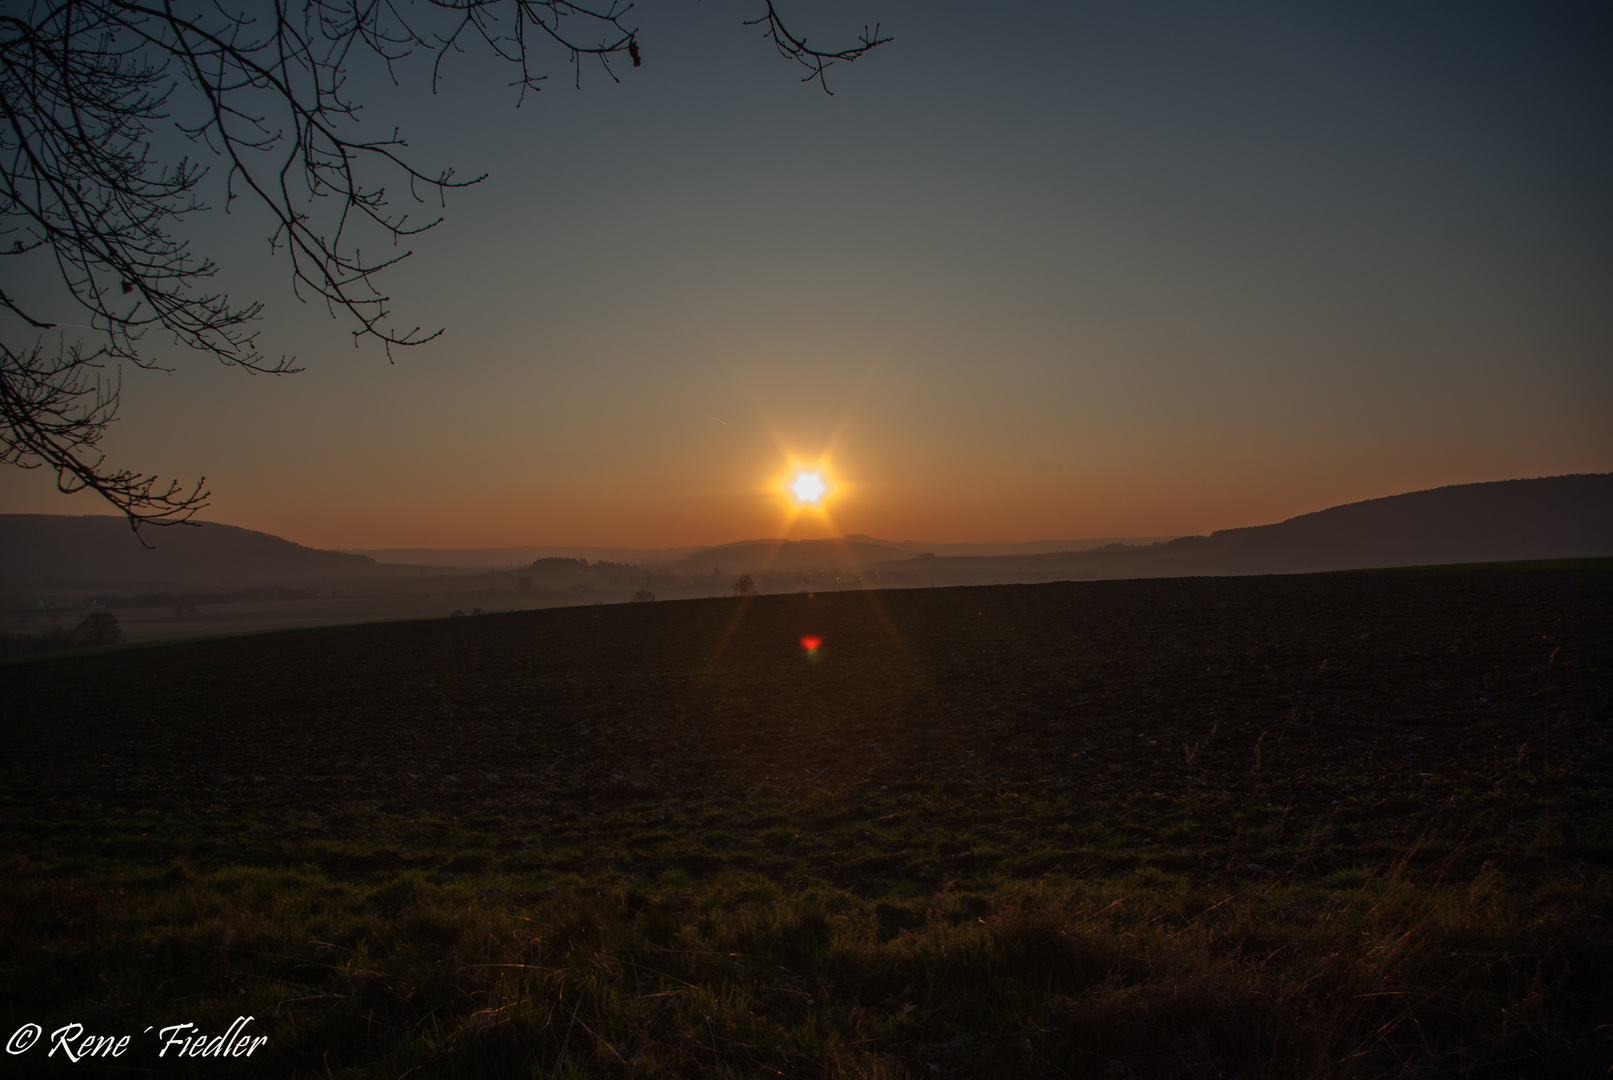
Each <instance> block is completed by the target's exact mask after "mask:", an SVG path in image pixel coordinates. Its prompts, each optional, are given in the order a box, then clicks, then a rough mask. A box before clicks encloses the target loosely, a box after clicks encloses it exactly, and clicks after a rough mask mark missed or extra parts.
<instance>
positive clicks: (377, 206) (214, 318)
mask: <svg viewBox="0 0 1613 1080" xmlns="http://www.w3.org/2000/svg"><path fill="white" fill-rule="evenodd" d="M765 2H766V5H767V10H766V13H765V14H763V15H761V16H759V17H758V18H757V19H756V20H752V23H751V24H752V25H757V24H765V25H766V26H767V36H768V37H769V38H771V40H772V41H773V43H774V45H775V47H776V48H777V49H778V50H779V52H780V53H781V54H782V55H784V56H786V57H789V58H791V59H793V60H795V61H796V62H798V63H801V64H803V65H805V66H806V67H807V68H808V69H809V72H810V73H809V75H808V77H807V78H808V80H812V79H816V80H817V81H818V82H819V83H820V84H822V85H823V86H824V89H825V90H827V89H828V85H827V83H826V82H824V79H823V74H824V71H825V69H826V68H827V67H828V66H829V65H830V64H832V63H834V62H835V61H838V60H847V61H850V60H855V59H856V58H857V57H859V56H861V55H862V54H863V53H865V52H867V51H868V50H869V49H871V48H874V47H875V46H877V45H879V44H882V43H883V42H884V41H886V40H889V39H885V38H880V37H879V36H878V28H877V27H876V28H875V30H874V32H873V33H872V34H870V33H868V32H867V31H866V29H865V31H864V33H863V35H862V37H861V38H860V39H859V44H858V45H856V46H855V47H853V48H849V49H844V50H840V51H834V52H823V51H818V50H816V49H814V48H811V47H809V46H808V45H807V43H806V40H805V39H804V38H797V37H796V36H794V35H793V34H791V33H790V31H789V30H788V29H787V28H786V27H785V25H784V23H783V21H782V19H781V18H780V15H779V12H778V10H777V9H776V7H775V5H774V4H773V2H772V0H765ZM631 11H632V5H631V4H620V3H617V2H616V0H610V2H609V3H608V4H606V5H603V6H601V5H598V4H585V3H574V2H569V0H417V2H416V3H415V4H412V5H397V4H394V3H391V2H390V0H303V2H302V3H301V4H300V5H294V4H290V3H287V2H285V0H276V2H275V3H274V4H272V5H271V4H267V3H264V2H262V0H257V2H247V0H241V2H239V3H238V4H235V5H232V4H230V3H229V2H228V0H71V2H67V3H62V2H59V0H32V2H31V3H30V0H19V2H18V3H16V4H11V5H7V6H6V8H5V9H3V10H0V241H3V242H7V243H8V244H9V246H3V247H0V256H12V257H24V258H27V257H31V258H32V259H34V260H36V261H37V260H41V259H45V258H48V259H49V260H51V262H52V263H53V264H54V270H55V274H56V276H57V277H58V278H59V279H60V281H61V283H62V284H63V285H65V287H66V290H65V291H66V298H67V299H68V300H69V301H70V302H71V303H73V304H76V305H77V306H78V307H79V308H80V309H82V310H83V311H84V312H85V313H86V315H87V319H86V320H85V323H86V324H87V327H88V328H89V329H90V330H91V331H92V332H93V333H94V334H96V335H97V337H98V338H99V339H100V341H99V344H97V345H96V346H94V347H93V348H88V350H87V351H86V348H85V347H81V346H79V345H76V344H75V345H74V346H72V347H71V348H70V349H64V350H63V351H62V352H61V353H60V355H59V356H58V358H57V359H56V360H54V361H47V360H45V359H43V358H44V356H45V353H44V350H43V346H42V343H41V342H40V341H39V340H38V339H37V338H36V339H35V340H34V341H33V342H32V344H31V345H30V344H23V343H21V342H19V341H18V340H17V334H16V333H15V332H14V330H13V329H12V328H8V327H4V326H0V349H3V353H0V358H3V359H0V377H3V379H4V384H3V391H0V395H3V401H4V406H3V411H0V420H3V421H4V423H5V424H6V430H5V431H3V432H0V446H3V451H0V463H3V464H15V465H21V466H23V467H39V466H49V467H51V468H54V469H56V470H57V475H58V477H59V482H58V486H59V487H61V488H62V490H64V491H74V490H81V489H82V488H86V487H87V488H91V489H93V490H95V491H98V492H100V493H101V494H102V495H103V496H105V497H106V498H108V499H109V500H111V501H112V502H113V504H114V505H116V506H118V507H119V509H120V510H122V511H123V512H124V513H126V514H127V515H128V516H129V519H130V522H131V524H133V525H134V526H135V527H136V528H137V529H138V527H139V525H140V524H141V523H142V522H159V523H169V522H173V521H181V520H187V519H189V517H190V516H191V515H192V514H194V513H195V511H196V510H197V509H199V508H200V507H201V506H202V505H205V504H204V502H203V500H204V499H205V493H203V492H202V490H201V485H200V483H198V484H197V486H196V488H195V489H193V490H192V491H190V492H189V493H188V494H187V493H185V492H184V491H182V490H181V489H180V488H178V487H177V486H175V485H170V486H169V487H167V488H162V487H161V486H160V485H158V484H157V482H156V480H155V479H154V478H152V477H148V476H145V475H143V474H138V473H131V472H128V471H124V470H111V469H108V468H107V467H106V466H105V464H104V458H103V457H102V456H101V455H100V454H99V451H97V450H96V449H95V447H96V445H97V443H98V440H99V439H100V437H101V435H102V434H103V433H104V431H105V429H106V425H108V424H109V423H111V422H112V420H113V418H114V417H115V414H116V404H117V391H116V387H115V386H111V387H108V386H106V385H105V384H104V383H102V382H101V381H100V379H99V376H96V377H95V378H94V379H91V378H90V375H89V374H88V372H89V370H90V369H91V368H95V367H98V365H99V362H101V361H105V362H110V363H119V362H122V361H128V362H130V363H133V364H135V365H138V366H141V367H154V366H156V364H157V360H156V359H155V358H154V357H153V356H152V355H151V353H150V352H149V351H148V350H147V349H146V348H145V346H144V344H143V339H144V338H145V335H146V333H147V332H148V331H149V330H151V329H152V328H158V329H160V330H162V331H165V332H166V333H168V334H171V335H172V337H173V339H174V341H175V342H176V343H177V344H180V345H183V346H186V347H188V348H190V349H194V350H196V351H199V352H202V353H205V354H208V355H211V356H212V357H214V358H215V359H217V360H219V361H222V362H224V363H227V364H232V365H235V366H238V367H242V368H245V369H247V370H249V371H253V372H259V373H265V374H286V373H289V372H293V371H296V370H298V369H297V368H296V367H295V366H294V362H293V361H292V360H291V359H289V358H287V357H284V356H282V357H280V358H279V359H278V360H271V359H268V358H266V357H265V356H264V355H263V354H262V353H261V352H260V351H259V349H258V345H257V336H258V332H257V330H256V329H254V328H253V326H252V324H253V323H254V322H255V321H256V320H257V318H258V317H259V315H260V314H261V313H262V310H263V306H262V304H261V303H258V302H256V301H246V302H236V301H233V300H232V299H231V298H230V297H229V296H228V295H226V294H225V293H223V292H221V291H218V290H215V289H210V288H208V280H209V279H210V278H212V277H213V276H214V274H215V271H216V267H215V266H214V264H213V263H212V262H211V261H209V260H208V259H206V258H202V257H198V256H196V255H194V254H193V253H192V252H191V250H190V243H189V241H188V240H184V239H180V238H178V237H177V236H176V235H175V231H176V228H177V227H178V225H179V224H180V223H181V221H182V220H183V219H184V218H186V217H187V216H188V215H191V214H194V213H195V212H196V211H199V210H203V209H205V208H206V207H205V206H204V204H203V203H202V202H201V200H200V192H199V189H200V185H201V184H202V182H203V180H204V179H205V177H206V176H207V169H206V167H204V166H203V165H202V164H200V163H199V162H197V161H195V160H193V159H192V158H190V157H179V158H177V159H174V158H171V157H164V156H163V155H162V154H161V153H159V152H157V151H156V150H154V145H155V144H156V143H157V131H158V128H159V127H163V126H166V125H169V124H172V125H173V126H175V127H177V128H178V129H179V130H180V131H181V132H183V133H184V134H185V135H186V136H187V137H188V138H189V139H190V140H191V141H192V142H193V143H194V144H196V145H199V146H203V147H206V149H207V150H208V151H209V152H210V153H211V154H213V155H215V156H217V157H219V158H221V159H222V160H223V162H224V163H225V164H226V166H227V169H226V172H225V176H224V178H223V192H224V195H223V201H224V206H225V208H226V209H227V208H228V207H229V206H230V205H231V204H232V203H233V202H234V200H235V199H236V198H238V197H240V196H243V195H248V196H250V197H251V198H252V200H253V201H255V202H256V203H258V204H259V205H261V206H262V207H264V208H265V209H266V210H267V211H268V213H269V215H270V217H271V219H272V221H273V223H274V224H273V228H272V230H271V235H270V237H269V241H270V247H271V250H272V251H281V252H284V253H285V254H286V255H287V257H288V258H289V261H290V270H291V279H292V286H293V291H294V293H295V295H296V296H297V297H298V298H299V299H301V300H303V301H304V302H308V301H318V302H321V303H323V304H324V305H325V306H326V308H327V309H328V310H329V311H330V312H331V313H332V314H341V315H345V317H347V318H349V319H351V320H352V324H353V326H354V329H353V331H352V332H353V336H354V340H355V343H357V342H358V341H359V340H363V339H366V338H367V339H371V340H374V341H377V342H379V343H380V345H381V346H382V348H383V349H384V350H386V351H387V354H388V356H390V355H391V349H392V347H393V346H404V345H417V344H420V343H422V342H426V341H430V340H432V339H433V338H435V337H436V336H437V335H438V334H440V333H441V332H442V331H441V330H430V331H427V330H423V329H422V328H420V327H418V326H416V327H413V328H410V329H401V328H399V327H397V326H395V325H394V324H393V322H392V308H391V298H390V297H389V296H388V295H387V294H386V293H385V292H383V291H381V290H380V289H379V288H378V283H377V275H379V274H380V273H381V272H382V271H384V270H386V269H388V268H389V267H391V266H393V265H395V264H397V263H398V262H400V261H402V260H403V259H406V258H408V256H409V254H410V252H409V251H408V249H407V248H403V247H401V245H402V242H403V241H404V240H405V239H406V238H408V237H411V236H414V235H416V234H418V233H421V232H424V231H426V230H428V229H430V228H433V227H434V226H435V225H437V224H438V223H439V222H440V221H441V220H442V219H441V217H440V216H438V215H435V214H432V215H429V216H427V217H426V218H424V219H421V220H415V219H413V218H412V217H411V215H410V214H409V213H407V212H400V211H399V210H397V209H395V208H394V207H393V205H392V203H391V201H389V197H388V187H387V182H388V181H389V180H390V181H391V182H392V183H393V184H395V185H402V186H404V187H405V188H406V189H407V192H408V196H409V199H410V200H412V201H413V202H415V203H419V204H424V203H426V202H427V201H428V200H433V201H435V202H436V204H437V205H438V206H442V205H445V202H446V196H447V193H448V192H449V191H450V190H453V189H457V188H462V187H466V186H469V185H471V184H474V183H476V182H477V181H479V180H480V179H482V178H481V177H479V176H478V177H473V178H470V179H458V178H456V176H455V174H454V172H453V170H452V169H443V170H440V171H436V172H428V171H426V170H424V169H421V168H419V167H417V166H415V165H414V164H411V163H410V161H408V160H407V159H406V158H405V157H404V156H403V155H404V151H405V149H406V144H405V142H404V140H403V138H402V137H401V135H400V134H399V133H398V132H397V131H396V130H394V131H392V132H391V133H390V134H389V135H386V136H384V137H379V138H371V137H367V136H364V135H363V134H362V133H361V132H360V130H359V128H358V127H357V121H358V113H359V108H360V106H359V103H358V102H357V101H356V100H355V99H354V98H353V97H351V96H350V95H349V92H348V85H347V82H348V72H349V71H350V70H351V68H352V66H353V64H354V62H355V60H356V58H357V56H356V54H358V53H364V54H367V55H368V56H369V57H371V58H372V59H375V60H378V61H379V62H380V63H381V65H382V66H383V67H384V68H385V70H386V71H387V72H388V73H389V75H391V77H392V78H393V79H394V81H396V80H397V78H398V72H399V65H400V64H402V62H404V61H405V60H407V59H408V58H409V57H411V56H413V55H415V54H416V53H420V54H422V55H423V56H426V57H429V58H430V63H431V81H432V88H433V90H435V89H436V87H437V85H438V83H439V82H440V80H441V78H442V77H443V70H444V64H445V62H446V61H447V59H448V57H449V56H450V55H452V54H457V53H461V52H464V51H466V50H467V49H469V48H475V49H479V50H482V51H485V52H490V53H491V54H492V55H493V56H494V57H496V58H497V59H499V60H501V61H503V62H505V63H507V64H510V65H511V66H512V67H513V68H514V69H515V77H514V78H513V79H512V81H511V85H512V86H514V87H516V88H518V94H517V104H519V103H520V101H522V100H524V98H525V95H526V93H527V91H529V90H530V91H534V92H536V91H537V90H539V89H540V84H541V83H542V82H543V80H544V76H543V75H542V74H540V73H539V71H538V68H537V58H538V55H539V49H538V47H539V46H542V47H543V48H544V49H549V50H558V51H559V53H560V54H561V55H562V56H563V57H564V58H565V60H566V62H568V63H570V64H571V65H572V67H573V69H574V72H575V81H576V82H577V83H578V84H579V85H580V82H581V78H582V63H583V60H584V59H585V58H594V59H597V60H599V62H600V64H601V66H602V68H603V70H604V71H605V73H606V74H607V75H608V76H609V77H610V78H612V79H615V78H616V74H615V72H614V71H613V70H612V68H611V58H612V57H613V56H614V55H616V54H618V53H626V54H627V55H628V56H629V58H630V59H631V60H632V63H633V66H635V67H637V66H639V65H640V64H641V62H642V52H641V49H640V45H639V42H638V38H637V33H638V32H637V29H636V28H635V27H633V26H630V25H629V24H628V23H627V22H626V19H627V16H628V15H629V13H630V12H631ZM366 238H369V239H371V240H372V248H371V250H377V249H379V250H384V251H387V252H388V254H387V255H385V256H383V257H379V258H377V257H374V256H371V257H368V258H367V257H365V255H364V254H363V250H362V248H361V241H362V240H364V239H366ZM30 265H33V264H30ZM32 302H33V301H26V302H25V301H23V300H20V299H17V298H16V297H14V296H11V295H8V294H6V293H4V292H0V307H3V308H4V309H6V310H8V311H10V312H12V313H14V314H15V315H16V316H17V317H18V319H20V320H21V321H23V322H25V323H27V324H28V327H29V328H30V330H31V331H38V330H44V329H50V328H51V327H53V326H57V325H78V324H63V323H62V322H61V321H60V320H50V319H46V318H44V317H43V313H42V312H40V311H29V310H24V304H25V303H32ZM15 329H21V328H20V327H17V328H15Z"/></svg>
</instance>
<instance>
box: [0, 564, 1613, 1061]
mask: <svg viewBox="0 0 1613 1080" xmlns="http://www.w3.org/2000/svg"><path fill="white" fill-rule="evenodd" d="M1610 612H1613V572H1610V568H1609V566H1608V565H1607V564H1606V562H1605V561H1603V562H1592V563H1589V564H1586V563H1583V562H1582V563H1580V564H1577V565H1575V566H1572V567H1491V568H1477V569H1449V568H1447V569H1437V570H1416V571H1388V572H1370V573H1352V574H1326V575H1311V576H1305V577H1288V578H1244V579H1187V580H1171V581H1159V580H1155V581H1134V582H1095V583H1080V584H1066V585H1039V586H1004V587H993V588H981V589H944V590H924V591H910V592H887V593H836V594H824V595H819V596H817V597H814V598H810V599H809V598H807V597H794V596H777V597H762V598H758V599H755V600H753V601H748V602H747V601H739V600H733V601H690V602H680V603H661V604H640V605H631V606H627V605H624V606H619V607H607V608H584V609H562V610H551V611H542V612H526V613H519V614H511V615H503V616H485V617H480V618H473V619H455V620H443V621H440V622H432V623H409V624H393V625H376V626H362V627H342V628H332V629H323V630H313V631H307V632H302V633H291V634H275V635H265V636H261V637H255V638H237V639H229V640H220V641H214V642H199V643H190V644H185V645H176V646H169V647H163V648H142V649H131V650H114V651H111V652H105V653H100V654H96V655H83V656H72V657H62V658H57V659H54V660H49V661H45V660H39V661H33V662H30V663H26V664H19V665H10V666H7V667H5V668H3V669H0V695H3V696H4V699H5V700H6V702H7V705H6V710H5V712H6V717H5V720H4V723H3V725H0V758H3V761H4V764H3V765H0V767H3V768H4V769H5V770H6V772H5V782H4V784H3V785H0V790H3V796H0V799H3V801H0V825H3V828H4V835H5V836H6V837H7V840H6V844H7V851H8V852H9V854H8V855H7V856H6V858H7V873H6V875H5V881H4V883H3V884H0V910H3V911H5V912H6V914H5V915H3V916H0V920H3V921H0V957H3V960H0V963H3V965H4V967H3V978H4V983H3V984H0V985H3V987H4V995H5V996H4V999H3V1000H0V1021H4V1023H0V1027H4V1028H5V1030H6V1032H7V1033H9V1031H10V1030H11V1029H12V1028H13V1027H15V1025H16V1023H20V1022H21V1019H36V1020H39V1021H40V1022H42V1023H43V1022H45V1021H46V1019H47V1016H46V1014H48V1017H49V1018H70V1019H73V1020H77V1021H80V1022H83V1023H86V1025H88V1026H89V1027H91V1028H92V1029H93V1030H116V1031H128V1032H138V1031H140V1030H141V1029H142V1028H143V1027H144V1026H145V1025H146V1024H149V1023H154V1022H161V1023H172V1022H174V1021H175V1019H187V1020H195V1021H196V1022H198V1023H199V1024H201V1026H202V1027H203V1028H204V1029H208V1030H214V1031H223V1030H224V1028H225V1027H226V1026H227V1025H228V1023H229V1021H230V1020H231V1019H233V1017H234V1016H235V1015H236V1014H237V1013H242V1012H250V1013H253V1014H254V1015H256V1016H257V1017H258V1018H259V1020H258V1024H259V1027H260V1028H261V1030H263V1031H264V1032H266V1033H268V1034H270V1035H271V1036H272V1040H273V1041H272V1043H271V1050H270V1056H268V1057H267V1058H264V1057H259V1058H257V1059H255V1061H254V1062H252V1063H250V1067H245V1066H246V1065H247V1064H248V1063H242V1065H243V1067H241V1068H240V1069H238V1070H237V1069H236V1067H235V1066H232V1071H239V1072H240V1073H241V1075H253V1074H254V1072H256V1073H263V1074H287V1073H291V1072H305V1073H314V1072H317V1073H318V1074H320V1075H323V1074H324V1073H325V1071H326V1069H327V1068H328V1069H330V1070H331V1071H333V1072H335V1073H336V1074H337V1075H340V1074H341V1073H342V1071H343V1070H352V1071H353V1072H354V1074H355V1075H358V1074H362V1075H397V1074H401V1073H402V1072H404V1071H405V1070H407V1069H409V1068H412V1067H415V1066H424V1072H425V1074H431V1075H437V1074H454V1073H463V1074H475V1075H520V1076H526V1075H534V1074H542V1075H564V1074H566V1073H567V1072H568V1071H569V1072H573V1073H576V1074H578V1075H582V1074H592V1073H599V1072H609V1071H612V1070H614V1071H617V1072H630V1073H632V1074H634V1075H672V1074H676V1075H684V1074H693V1073H697V1072H709V1073H713V1074H724V1073H732V1074H735V1075H757V1074H767V1075H774V1074H775V1073H783V1074H785V1075H801V1076H806V1075H812V1076H818V1075H826V1074H834V1075H869V1076H873V1075H891V1076H896V1075H903V1074H906V1075H912V1076H935V1075H938V1074H939V1075H982V1074H994V1073H996V1074H1003V1075H1046V1076H1058V1075H1097V1076H1107V1075H1139V1076H1143V1075H1206V1076H1214V1075H1228V1076H1231V1075H1275V1076H1332V1075H1341V1076H1354V1075H1360V1076H1373V1075H1385V1074H1393V1073H1394V1072H1395V1071H1397V1070H1400V1069H1402V1068H1404V1069H1406V1070H1409V1071H1408V1072H1407V1075H1411V1074H1412V1071H1415V1073H1416V1074H1417V1075H1439V1074H1450V1075H1458V1074H1462V1073H1463V1071H1464V1070H1467V1074H1469V1075H1486V1074H1489V1075H1519V1074H1533V1075H1541V1076H1549V1075H1585V1076H1600V1075H1602V1074H1603V1072H1604V1071H1605V1070H1606V1068H1607V1067H1608V1065H1609V1064H1613V1051H1610V1042H1609V1040H1608V1037H1607V1036H1608V1031H1607V1029H1606V1028H1598V1027H1597V1025H1598V1024H1601V1023H1605V1020H1606V1017H1607V1016H1608V1015H1613V987H1610V984H1609V977H1608V974H1607V965H1608V961H1609V960H1610V959H1613V937H1610V934H1609V931H1608V924H1607V919H1608V917H1609V916H1610V915H1613V875H1609V873H1608V869H1609V863H1610V859H1613V814H1610V809H1613V792H1610V790H1609V788H1610V784H1613V769H1610V765H1613V742H1610V734H1613V733H1610V731H1609V728H1608V724H1607V721H1608V718H1609V704H1610V701H1609V698H1610V693H1609V686H1610V684H1613V680H1610V679H1609V673H1610V667H1613V631H1610ZM805 634H812V635H816V636H819V637H821V638H822V639H823V642H824V644H823V647H822V648H821V650H820V651H819V654H818V655H817V656H816V657H811V658H809V657H808V656H807V655H805V654H804V652H803V650H802V649H801V647H800V645H799V644H798V639H799V638H800V637H801V636H803V635H805ZM512 965H513V966H512ZM181 1014H182V1015H181ZM57 1022H58V1023H59V1022H61V1020H59V1019H58V1021H57ZM53 1026H55V1025H53V1024H49V1023H46V1028H47V1030H49V1029H50V1028H51V1027H53ZM35 1053H37V1051H36V1052H35ZM152 1057H153V1055H152V1054H151V1053H149V1052H148V1053H146V1054H145V1056H144V1057H143V1058H142V1059H141V1062H142V1063H144V1064H147V1065H151V1064H155V1062H154V1061H153V1060H151V1059H152ZM24 1060H28V1061H33V1060H34V1059H33V1058H27V1059H23V1058H18V1059H15V1061H16V1062H18V1063H20V1062H23V1061H24Z"/></svg>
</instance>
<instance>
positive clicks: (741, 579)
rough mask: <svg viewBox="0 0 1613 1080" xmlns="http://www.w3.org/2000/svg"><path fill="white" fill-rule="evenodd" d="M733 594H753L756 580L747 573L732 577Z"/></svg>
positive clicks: (754, 593)
mask: <svg viewBox="0 0 1613 1080" xmlns="http://www.w3.org/2000/svg"><path fill="white" fill-rule="evenodd" d="M734 595H735V596H755V595H756V580H755V579H754V578H752V577H751V576H750V575H749V574H740V575H739V576H738V577H736V578H735V579H734Z"/></svg>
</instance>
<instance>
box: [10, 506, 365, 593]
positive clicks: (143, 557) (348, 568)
mask: <svg viewBox="0 0 1613 1080" xmlns="http://www.w3.org/2000/svg"><path fill="white" fill-rule="evenodd" d="M145 535H146V536H147V537H148V538H149V542H150V543H151V544H152V545H153V546H152V547H150V548H146V547H142V546H141V545H140V543H139V541H137V540H136V539H135V538H134V537H133V536H131V535H129V524H128V522H126V521H125V520H124V519H123V518H121V517H110V516H100V517H90V516H85V517H68V516H66V515H57V514H0V587H5V588H8V589H34V588H78V587H83V588H89V589H114V588H141V589H149V588H153V587H158V586H161V587H178V588H189V589H217V588H239V587H249V586H260V585H299V586H313V585H331V584H337V583H341V582H347V581H352V580H354V579H361V578H368V577H374V576H377V575H378V574H379V573H380V571H379V570H378V568H377V566H376V563H375V560H373V559H371V558H369V557H368V556H366V555H348V554H344V553H342V552H339V551H321V550H319V549H318V548H309V547H303V546H302V545H301V544H296V543H293V542H292V541H290V540H284V539H281V538H280V537H278V536H274V535H271V534H270V533H263V532H254V531H252V530H251V529H239V528H236V527H235V526H233V525H219V524H217V523H215V522H206V523H205V524H203V525H201V526H199V527H197V528H191V527H189V526H178V525H176V526H172V527H169V528H164V529H148V530H146V533H145ZM391 569H392V570H394V571H396V569H397V568H396V567H393V568H391Z"/></svg>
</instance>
